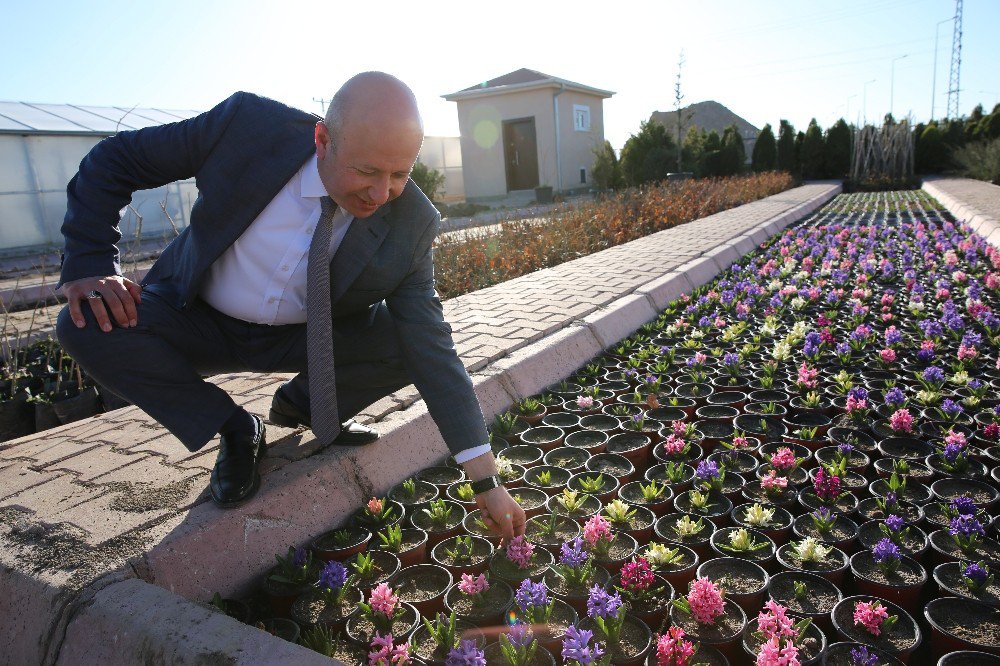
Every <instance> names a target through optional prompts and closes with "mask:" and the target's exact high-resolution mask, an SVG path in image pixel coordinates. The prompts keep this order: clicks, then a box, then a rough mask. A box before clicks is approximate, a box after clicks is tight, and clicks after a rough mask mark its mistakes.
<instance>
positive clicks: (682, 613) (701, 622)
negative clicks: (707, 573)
mask: <svg viewBox="0 0 1000 666" xmlns="http://www.w3.org/2000/svg"><path fill="white" fill-rule="evenodd" d="M670 621H671V623H672V624H674V625H675V626H679V627H680V628H681V629H683V630H684V632H685V634H687V635H689V636H691V637H692V638H693V639H695V640H697V641H698V642H699V643H707V644H708V645H711V646H712V647H715V648H716V649H718V650H719V651H720V652H722V653H726V652H732V649H733V648H734V646H735V645H736V643H737V641H738V640H739V637H740V634H741V633H742V632H743V628H744V627H745V626H746V614H745V613H744V612H743V609H742V608H740V607H739V606H738V605H737V604H735V603H733V602H732V601H729V600H728V599H726V598H725V596H724V593H723V590H722V588H721V587H720V586H719V585H717V584H716V583H714V582H713V581H712V580H710V579H708V578H696V579H695V580H693V581H692V582H691V585H690V587H689V590H688V594H687V596H686V597H681V598H680V599H675V600H674V601H673V603H672V605H671V607H670Z"/></svg>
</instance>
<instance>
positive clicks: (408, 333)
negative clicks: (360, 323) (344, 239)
mask: <svg viewBox="0 0 1000 666" xmlns="http://www.w3.org/2000/svg"><path fill="white" fill-rule="evenodd" d="M439 222H440V215H439V214H438V213H437V212H436V211H435V213H434V219H433V221H431V222H430V223H429V224H427V228H426V231H425V232H424V234H423V236H422V237H421V239H420V241H419V242H418V244H417V250H416V254H415V256H414V260H413V263H412V265H411V269H410V271H409V273H408V274H407V276H406V278H405V279H404V280H403V282H402V283H401V284H400V286H399V287H398V288H397V289H396V290H395V291H394V292H393V293H392V294H391V295H390V296H388V297H387V298H386V305H387V306H388V307H389V311H390V312H391V313H392V317H393V321H394V322H395V324H396V330H397V333H398V335H399V345H400V348H401V349H402V354H403V363H404V365H405V366H406V369H407V372H408V373H409V375H410V378H411V379H412V381H413V383H414V385H415V386H416V387H417V390H418V391H420V395H421V397H422V398H423V399H424V402H425V403H427V409H428V411H429V412H430V415H431V417H432V418H433V419H434V422H435V423H436V424H437V426H438V429H439V430H440V431H441V436H442V437H443V438H444V441H445V444H447V445H448V449H449V450H450V451H451V452H452V453H453V454H455V453H459V452H461V451H465V450H467V449H471V448H473V447H476V446H481V445H483V444H486V443H488V442H489V437H488V435H487V433H486V424H485V422H484V419H483V412H482V408H481V407H480V406H479V399H478V398H477V396H476V392H475V390H474V389H473V387H472V379H471V378H470V377H469V373H468V372H466V370H465V366H464V365H463V364H462V361H461V359H460V358H459V357H458V353H457V352H456V351H455V343H454V341H453V340H452V337H451V333H452V330H451V326H450V325H449V324H448V323H447V322H446V321H445V320H444V309H443V308H442V306H441V299H440V298H438V295H437V292H436V291H435V289H434V262H433V250H432V248H431V246H432V244H433V242H434V237H435V236H436V235H437V229H438V225H439Z"/></svg>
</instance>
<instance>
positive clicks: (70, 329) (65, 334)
mask: <svg viewBox="0 0 1000 666" xmlns="http://www.w3.org/2000/svg"><path fill="white" fill-rule="evenodd" d="M85 319H86V324H87V325H86V326H84V327H83V328H79V327H78V326H77V325H76V324H75V323H74V322H73V317H72V316H70V312H69V306H68V305H67V306H66V307H64V308H63V309H62V310H60V311H59V316H58V317H56V339H57V340H58V341H59V344H60V345H62V347H63V349H65V350H66V351H68V352H69V353H70V355H71V356H72V357H73V358H75V359H77V360H79V358H78V356H79V355H80V352H81V351H86V350H87V349H88V347H90V346H91V344H90V343H91V339H90V338H91V336H92V334H93V332H94V327H96V326H97V322H96V321H95V320H94V318H93V317H86V315H85Z"/></svg>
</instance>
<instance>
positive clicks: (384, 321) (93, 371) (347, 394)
mask: <svg viewBox="0 0 1000 666" xmlns="http://www.w3.org/2000/svg"><path fill="white" fill-rule="evenodd" d="M82 309H83V312H84V315H85V316H86V319H87V325H86V327H84V328H77V327H76V325H75V324H74V323H73V320H72V319H71V318H70V316H69V309H68V307H67V308H64V309H63V310H62V312H60V313H59V318H58V320H57V322H56V335H57V336H58V338H59V342H60V343H61V344H62V346H63V347H64V348H65V349H66V351H68V352H69V354H70V355H71V356H72V357H73V358H74V359H75V360H76V361H77V362H78V363H79V364H80V365H81V366H82V367H83V368H84V369H85V370H86V371H87V372H88V373H89V374H90V375H91V376H92V377H93V378H94V379H95V380H96V381H98V382H100V383H101V384H102V385H104V386H105V387H107V388H109V389H111V390H112V391H114V392H115V393H117V394H118V395H120V396H121V397H123V398H125V399H127V400H129V401H130V402H132V403H133V404H135V405H136V406H137V407H139V408H140V409H142V410H143V411H144V412H146V413H147V414H149V415H150V416H151V417H152V418H154V419H156V421H157V422H159V423H160V424H161V425H163V426H164V427H165V428H166V429H167V430H169V431H170V432H171V433H173V434H174V435H175V436H176V437H177V438H178V439H179V440H181V442H183V443H184V446H186V447H187V448H188V449H189V450H191V451H197V450H198V449H200V448H201V447H203V446H204V445H205V444H206V443H208V442H209V441H210V440H211V439H212V438H213V437H214V436H215V435H216V433H218V431H219V428H220V427H221V426H222V424H223V423H225V422H226V420H227V419H228V418H229V417H230V416H232V414H233V413H234V412H235V410H236V409H237V405H236V403H235V402H234V401H233V399H232V398H231V397H230V396H229V394H227V393H226V392H225V391H224V390H223V389H221V388H219V387H218V386H216V385H215V384H212V383H211V382H207V381H205V379H204V378H205V377H208V376H211V375H215V374H219V373H222V372H296V373H298V375H296V376H295V377H294V378H293V379H292V380H291V381H289V382H286V383H285V384H283V385H282V388H283V392H284V394H285V396H286V397H287V398H288V399H289V400H291V401H292V402H293V403H294V404H295V405H296V406H298V407H299V408H300V409H301V410H302V411H304V412H306V413H308V412H309V378H308V375H307V374H306V368H307V359H306V325H305V324H289V325H283V326H267V325H263V324H252V323H249V322H245V321H242V320H239V319H234V318H232V317H229V316H227V315H224V314H222V313H221V312H219V311H218V310H215V309H214V308H212V307H211V306H209V305H208V304H207V303H205V302H203V301H201V300H196V301H195V302H193V303H192V304H191V305H190V306H189V307H188V308H186V309H183V310H181V309H178V308H175V307H174V306H172V305H171V304H170V303H169V302H168V301H167V300H166V299H164V298H162V297H161V296H159V295H157V294H156V293H155V292H153V291H150V290H149V289H148V288H147V289H144V290H143V292H142V303H140V304H139V306H138V315H139V316H138V322H139V323H138V325H137V326H136V327H135V328H121V327H118V326H114V328H112V329H111V331H109V332H108V333H105V332H104V331H102V330H101V329H100V327H99V326H98V325H97V322H96V320H95V318H94V314H93V312H92V311H91V309H90V306H89V305H88V304H87V303H83V304H82ZM333 331H334V334H333V349H334V355H335V358H336V376H337V409H338V413H339V416H340V420H341V421H345V420H347V419H349V418H351V417H353V416H354V415H355V414H357V413H358V412H360V411H361V410H362V409H364V408H365V407H367V406H368V405H370V404H372V403H373V402H375V401H377V400H379V399H380V398H383V397H385V396H386V395H388V394H389V393H392V392H393V391H396V390H398V389H400V388H402V387H403V386H406V385H407V384H409V383H410V380H409V378H408V375H407V373H406V370H405V368H404V367H403V363H402V357H401V355H400V351H399V342H398V338H397V334H396V327H395V325H394V324H393V321H392V316H391V315H390V314H389V310H388V309H387V308H386V307H385V303H380V304H379V305H378V306H377V307H376V308H374V309H372V310H369V311H367V312H364V313H362V314H359V315H355V316H350V317H343V318H335V319H334V322H333Z"/></svg>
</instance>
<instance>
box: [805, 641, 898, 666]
mask: <svg viewBox="0 0 1000 666" xmlns="http://www.w3.org/2000/svg"><path fill="white" fill-rule="evenodd" d="M862 647H863V648H864V649H866V650H868V652H869V653H870V654H872V655H874V656H875V657H876V662H875V663H877V664H878V666H901V664H902V663H903V662H901V661H900V660H899V659H896V658H895V657H893V656H891V655H888V654H886V653H885V652H883V651H882V650H879V649H878V648H874V647H872V646H871V645H862V644H861V643H848V642H841V643H834V644H832V645H828V646H827V648H826V650H825V651H824V652H823V660H822V661H821V662H820V663H821V664H822V666H857V663H858V662H857V661H856V660H855V659H854V658H853V657H851V651H852V650H857V649H858V648H862Z"/></svg>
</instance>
